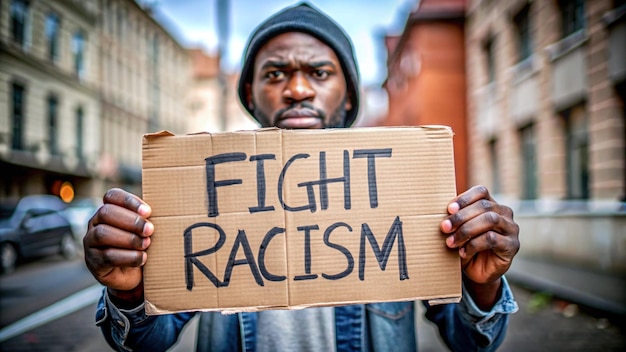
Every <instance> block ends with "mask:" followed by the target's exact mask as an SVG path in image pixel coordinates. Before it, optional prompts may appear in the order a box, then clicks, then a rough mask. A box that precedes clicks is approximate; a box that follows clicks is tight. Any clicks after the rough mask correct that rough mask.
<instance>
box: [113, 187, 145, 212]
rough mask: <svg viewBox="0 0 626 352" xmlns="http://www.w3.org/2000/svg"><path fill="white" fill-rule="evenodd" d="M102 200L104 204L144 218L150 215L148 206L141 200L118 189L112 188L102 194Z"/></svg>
mask: <svg viewBox="0 0 626 352" xmlns="http://www.w3.org/2000/svg"><path fill="white" fill-rule="evenodd" d="M102 200H103V203H104V204H115V205H119V206H120V207H123V208H126V209H128V210H132V211H133V212H136V213H138V214H139V215H141V216H143V217H144V218H148V217H150V214H151V213H152V209H151V208H150V206H149V205H148V204H147V203H146V202H144V201H143V200H142V199H141V198H139V197H137V196H136V195H134V194H132V193H129V192H126V191H124V190H123V189H120V188H112V189H110V190H108V191H107V192H106V193H105V194H104V197H103V199H102Z"/></svg>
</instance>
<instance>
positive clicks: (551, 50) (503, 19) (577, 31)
mask: <svg viewBox="0 0 626 352" xmlns="http://www.w3.org/2000/svg"><path fill="white" fill-rule="evenodd" d="M465 29H466V50H467V63H466V67H467V77H468V79H467V81H468V83H467V87H468V91H467V96H468V116H469V119H468V137H469V153H470V157H469V168H470V183H480V184H485V185H486V186H488V187H489V188H490V189H491V191H492V192H493V194H494V195H495V196H496V197H497V198H499V199H501V200H503V201H505V202H507V203H509V204H512V205H514V206H515V207H516V209H517V213H516V215H517V217H516V219H517V220H518V222H519V223H520V227H521V232H520V238H521V240H522V250H521V252H520V255H521V256H523V257H529V258H539V257H541V258H544V259H549V260H558V261H562V262H567V263H571V264H575V265H584V266H587V267H589V266H590V267H593V268H598V269H604V270H608V271H617V272H622V273H624V272H626V232H625V231H626V230H625V229H626V209H625V206H624V204H625V203H624V202H625V201H626V198H625V196H626V117H625V108H624V106H625V100H626V96H625V89H624V88H625V84H626V2H625V1H623V0H593V1H591V0H514V1H494V0H472V1H469V2H468V7H467V13H466V28H465Z"/></svg>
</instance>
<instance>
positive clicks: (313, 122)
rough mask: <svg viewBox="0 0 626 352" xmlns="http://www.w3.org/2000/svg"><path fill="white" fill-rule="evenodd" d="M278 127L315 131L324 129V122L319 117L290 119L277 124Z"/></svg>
mask: <svg viewBox="0 0 626 352" xmlns="http://www.w3.org/2000/svg"><path fill="white" fill-rule="evenodd" d="M276 127H279V128H287V129H307V128H308V129H313V128H324V125H323V123H322V120H321V119H320V118H318V117H308V116H307V117H289V118H286V119H282V120H280V121H278V122H276Z"/></svg>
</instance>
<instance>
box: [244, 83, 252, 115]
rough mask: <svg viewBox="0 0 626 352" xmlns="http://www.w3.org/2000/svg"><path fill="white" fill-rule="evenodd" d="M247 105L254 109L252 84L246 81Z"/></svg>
mask: <svg viewBox="0 0 626 352" xmlns="http://www.w3.org/2000/svg"><path fill="white" fill-rule="evenodd" d="M245 87H246V105H248V109H250V110H254V102H253V101H252V84H251V83H246V86H245Z"/></svg>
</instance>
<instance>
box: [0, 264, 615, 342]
mask: <svg viewBox="0 0 626 352" xmlns="http://www.w3.org/2000/svg"><path fill="white" fill-rule="evenodd" d="M84 288H87V289H84ZM92 289H95V294H96V296H97V295H99V292H100V290H101V287H99V286H98V285H95V280H94V279H93V278H92V277H91V275H90V274H89V272H88V271H87V270H86V269H85V268H84V264H83V262H82V259H76V260H73V261H64V260H62V259H61V258H50V259H45V260H41V261H38V262H33V263H30V264H28V265H25V266H23V267H20V268H18V270H17V271H16V272H15V273H13V274H11V275H8V276H2V277H0V290H1V291H0V292H1V296H0V297H1V298H0V312H1V313H0V314H1V315H2V322H3V326H5V325H6V324H9V323H15V321H16V320H17V319H21V318H23V317H24V316H26V315H29V314H31V313H33V312H35V311H37V313H35V315H38V314H39V315H40V316H42V315H43V316H47V315H49V314H47V312H48V309H49V308H50V306H49V305H50V304H51V303H53V302H57V301H58V300H59V299H62V298H64V297H66V296H67V295H71V294H74V293H75V292H76V291H79V290H80V291H81V292H85V291H89V290H92ZM512 289H513V292H514V294H515V297H516V300H517V302H518V304H519V306H520V309H519V311H518V312H517V313H516V314H514V315H512V316H511V320H510V325H509V330H508V333H507V337H506V339H505V341H504V343H503V345H502V346H501V348H500V349H499V350H500V351H513V352H516V351H626V328H625V327H624V325H623V323H621V324H620V323H619V322H618V321H612V320H609V319H607V317H608V316H607V315H606V314H605V313H602V312H598V311H593V310H589V309H586V308H585V307H582V306H578V305H576V304H574V303H572V302H567V301H564V300H561V299H559V298H557V297H551V296H549V295H545V294H543V293H541V292H535V291H532V290H528V289H526V288H524V287H522V286H519V285H516V284H515V283H513V284H512ZM92 291H93V290H92ZM70 297H71V299H69V302H70V303H71V302H78V301H81V300H82V299H81V298H75V297H76V295H73V296H70ZM62 301H68V300H67V299H65V300H62ZM89 302H90V303H88V304H86V305H83V306H81V308H80V309H77V310H72V311H71V312H70V313H68V314H62V315H59V316H58V318H56V319H53V320H50V321H48V322H46V323H45V324H42V325H40V326H36V327H33V328H31V329H28V330H25V331H23V332H21V333H19V334H16V335H15V336H13V337H11V338H7V339H5V340H2V339H0V350H1V351H12V352H20V351H46V352H48V351H81V352H95V351H108V350H110V348H109V347H108V346H107V344H106V342H105V341H104V339H103V337H102V334H101V333H100V331H99V329H98V328H97V327H96V326H95V324H94V320H95V319H94V318H95V317H94V313H95V300H93V299H92V300H91V301H89ZM53 306H58V303H55V304H53ZM64 307H66V308H64V309H68V308H67V307H68V306H67V305H65V306H64ZM418 307H421V305H418ZM41 308H44V310H43V311H42V310H39V309H41ZM70 308H71V305H70ZM420 309H421V308H420ZM41 312H44V314H40V313H41ZM32 316H33V315H30V317H32ZM26 320H28V318H27V319H26ZM20 321H24V319H22V320H20ZM195 324H196V321H193V322H192V324H189V326H188V327H187V328H186V330H185V332H184V334H183V336H182V337H181V338H180V341H179V343H178V344H177V345H176V346H175V347H174V348H172V349H171V350H170V352H180V351H191V350H194V344H195V329H196V326H195ZM13 325H15V324H13ZM13 325H10V326H9V328H10V327H11V326H13ZM417 326H418V346H419V350H420V351H422V352H424V351H445V350H446V349H445V346H444V345H443V344H442V342H441V341H440V339H439V336H438V334H437V331H436V329H435V327H434V326H433V325H432V324H430V323H429V322H427V321H426V320H425V318H424V317H423V314H418V315H417ZM3 330H6V329H3ZM1 331H2V330H0V332H1ZM0 335H1V334H0Z"/></svg>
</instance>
